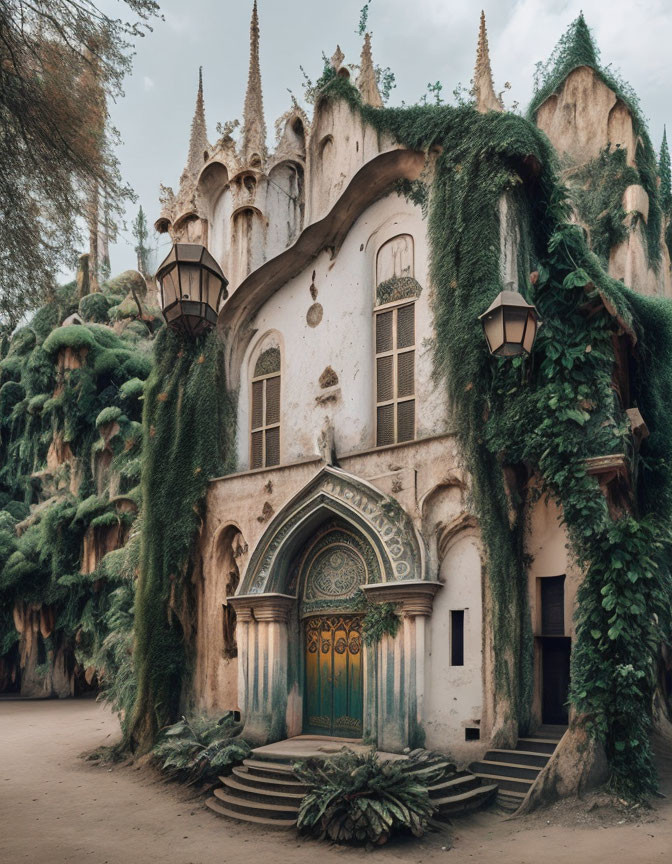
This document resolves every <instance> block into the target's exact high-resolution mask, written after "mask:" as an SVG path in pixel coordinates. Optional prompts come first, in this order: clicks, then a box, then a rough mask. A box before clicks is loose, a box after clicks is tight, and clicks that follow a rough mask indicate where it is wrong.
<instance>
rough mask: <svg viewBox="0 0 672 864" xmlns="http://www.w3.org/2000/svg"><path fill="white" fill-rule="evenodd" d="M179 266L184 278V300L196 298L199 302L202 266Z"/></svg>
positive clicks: (182, 278) (181, 275) (182, 286)
mask: <svg viewBox="0 0 672 864" xmlns="http://www.w3.org/2000/svg"><path fill="white" fill-rule="evenodd" d="M179 268H180V277H181V280H182V285H181V288H182V300H195V301H197V302H198V301H199V300H200V299H201V295H200V278H201V268H200V267H199V266H198V265H197V264H196V265H194V264H180V265H179Z"/></svg>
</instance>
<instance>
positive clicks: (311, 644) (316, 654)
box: [304, 615, 362, 738]
mask: <svg viewBox="0 0 672 864" xmlns="http://www.w3.org/2000/svg"><path fill="white" fill-rule="evenodd" d="M361 624H362V620H361V618H360V617H359V616H355V615H327V616H322V617H315V618H308V619H307V620H306V687H305V694H304V705H305V716H304V732H306V733H310V734H313V735H339V736H342V737H345V738H360V737H361V736H362V633H361Z"/></svg>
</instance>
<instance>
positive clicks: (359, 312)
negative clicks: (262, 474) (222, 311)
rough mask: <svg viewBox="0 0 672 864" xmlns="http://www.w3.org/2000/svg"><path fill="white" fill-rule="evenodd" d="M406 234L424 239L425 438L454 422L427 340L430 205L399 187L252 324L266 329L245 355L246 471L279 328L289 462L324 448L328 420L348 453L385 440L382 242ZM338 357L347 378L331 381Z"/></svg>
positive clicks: (420, 370) (420, 396)
mask: <svg viewBox="0 0 672 864" xmlns="http://www.w3.org/2000/svg"><path fill="white" fill-rule="evenodd" d="M398 234H411V235H412V236H413V238H414V241H415V278H416V279H417V280H418V282H419V283H420V284H421V285H422V286H423V291H422V294H421V295H420V297H419V299H418V300H417V302H416V346H417V347H416V400H417V404H416V415H417V437H418V438H423V437H426V436H429V435H437V434H441V433H443V432H445V431H446V430H447V428H448V419H447V416H446V399H445V394H444V391H443V388H442V387H438V388H437V387H436V386H435V384H434V382H433V380H432V353H431V349H430V348H429V347H428V346H427V344H426V343H427V340H429V339H431V338H432V336H433V323H432V313H431V309H430V288H429V283H428V272H427V259H428V252H427V240H426V235H425V223H424V222H423V220H422V216H421V213H420V210H419V209H418V208H417V207H415V206H414V205H413V204H411V203H409V202H407V201H406V200H405V199H404V198H402V197H400V196H398V195H397V194H396V193H395V194H391V195H388V196H387V197H386V198H384V199H382V200H380V201H378V202H376V203H375V204H374V205H373V206H371V207H370V208H369V209H368V210H367V211H366V212H365V213H364V214H363V215H362V216H361V217H360V218H359V219H358V220H357V222H356V223H355V225H354V226H353V228H352V230H351V231H350V233H349V234H348V237H347V238H346V240H345V242H344V244H343V246H342V248H341V249H340V251H339V252H338V254H337V256H336V258H335V259H331V258H330V256H329V253H328V252H326V251H325V252H323V253H322V254H321V255H319V256H318V258H317V259H315V261H314V262H313V263H312V264H311V265H310V267H309V268H308V269H307V270H305V271H304V272H303V273H301V274H300V275H299V276H297V277H295V278H294V279H291V280H290V281H289V282H287V284H286V285H284V286H283V287H282V288H281V289H280V290H279V291H277V292H276V294H275V295H274V296H273V297H272V298H271V300H269V301H268V302H267V303H266V304H265V305H264V306H263V307H262V308H261V309H260V310H259V312H258V314H257V315H256V316H255V318H254V320H253V322H252V326H253V327H254V329H255V331H256V333H257V334H258V335H257V337H256V338H255V339H253V340H252V342H251V344H250V347H249V349H248V351H247V353H246V355H245V358H244V361H243V365H242V370H241V379H240V380H241V386H240V392H239V404H238V467H239V470H245V469H246V468H247V467H248V466H249V428H250V419H249V401H250V374H251V370H252V368H253V362H252V361H253V359H254V357H255V356H256V353H257V351H258V345H259V340H261V339H263V337H264V335H265V334H266V333H267V332H268V331H269V330H277V331H278V332H279V333H280V334H281V336H282V340H283V342H284V352H283V358H282V385H281V387H282V395H281V399H282V428H281V441H280V452H281V462H283V463H287V462H294V461H297V460H299V459H303V458H306V457H308V456H312V455H315V454H317V453H318V447H317V439H318V437H319V435H320V431H321V430H322V428H323V427H324V426H325V423H327V422H330V423H331V424H332V425H333V428H334V432H335V445H336V452H337V454H338V455H342V454H347V453H349V452H353V451H357V450H364V449H368V448H371V447H373V446H374V445H375V393H374V383H375V382H374V377H375V376H374V353H375V346H374V320H373V313H374V302H375V300H374V298H375V284H374V283H375V263H376V256H377V253H378V250H379V249H380V247H381V246H382V245H383V244H384V243H385V242H386V241H387V240H389V239H390V238H392V237H395V236H396V235H398ZM311 288H312V293H311ZM318 304H319V305H318ZM318 320H319V323H316V322H317V321H318ZM309 321H310V322H311V323H312V324H314V325H315V326H311V324H310V323H308V322H309ZM328 366H330V367H331V368H332V369H333V370H334V371H335V372H336V374H337V375H338V379H339V383H338V384H337V385H335V386H332V387H329V388H323V387H321V386H320V383H319V378H320V376H321V374H322V373H323V371H324V370H325V369H326V368H327V367H328Z"/></svg>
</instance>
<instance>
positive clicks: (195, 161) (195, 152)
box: [186, 66, 210, 178]
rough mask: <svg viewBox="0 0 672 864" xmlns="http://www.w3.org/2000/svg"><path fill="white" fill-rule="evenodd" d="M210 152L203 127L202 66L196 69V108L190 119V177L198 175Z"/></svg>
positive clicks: (188, 162) (188, 159)
mask: <svg viewBox="0 0 672 864" xmlns="http://www.w3.org/2000/svg"><path fill="white" fill-rule="evenodd" d="M209 152H210V145H209V144H208V135H207V131H206V127H205V105H204V103H203V67H202V66H200V67H199V69H198V93H197V94H196V108H195V109H194V119H193V120H192V121H191V135H190V138H189V156H188V157H187V165H186V171H187V173H188V174H189V176H190V177H191V178H195V177H197V176H198V174H199V172H200V170H201V168H202V167H203V163H204V162H205V159H206V155H205V154H206V153H209Z"/></svg>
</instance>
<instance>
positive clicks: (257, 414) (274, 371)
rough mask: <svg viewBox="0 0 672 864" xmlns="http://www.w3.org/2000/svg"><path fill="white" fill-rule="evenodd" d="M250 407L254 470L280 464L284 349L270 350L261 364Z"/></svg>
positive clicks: (255, 380) (263, 355) (265, 353)
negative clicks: (281, 372) (281, 388)
mask: <svg viewBox="0 0 672 864" xmlns="http://www.w3.org/2000/svg"><path fill="white" fill-rule="evenodd" d="M251 402H252V404H251V406H250V418H251V423H250V425H251V429H250V468H270V467H272V466H273V465H279V464H280V349H279V348H269V349H267V350H266V351H264V352H263V353H262V354H261V355H260V356H259V359H258V360H257V362H256V364H255V367H254V376H253V378H252V394H251Z"/></svg>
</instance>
